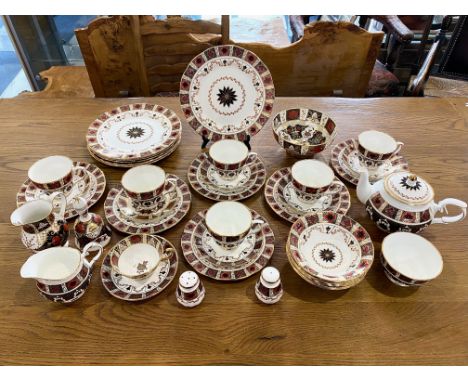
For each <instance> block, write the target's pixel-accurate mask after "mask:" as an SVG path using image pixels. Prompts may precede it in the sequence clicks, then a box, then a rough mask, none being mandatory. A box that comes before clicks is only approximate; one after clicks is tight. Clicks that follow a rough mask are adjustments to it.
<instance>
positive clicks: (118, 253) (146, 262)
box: [109, 235, 175, 280]
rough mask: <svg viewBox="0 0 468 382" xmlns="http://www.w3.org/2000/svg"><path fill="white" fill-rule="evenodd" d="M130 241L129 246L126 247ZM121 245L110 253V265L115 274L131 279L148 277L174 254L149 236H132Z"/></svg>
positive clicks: (170, 249) (117, 245)
mask: <svg viewBox="0 0 468 382" xmlns="http://www.w3.org/2000/svg"><path fill="white" fill-rule="evenodd" d="M128 240H130V243H132V244H131V245H128ZM128 240H127V238H126V239H123V245H122V246H121V245H119V244H120V243H117V244H116V245H115V246H114V247H113V248H112V249H111V250H110V251H109V256H110V263H111V266H112V269H113V270H114V272H115V273H118V274H120V275H122V276H125V277H128V278H131V279H135V280H137V279H144V278H146V277H148V276H150V275H151V274H152V273H153V272H154V271H155V270H156V268H157V266H158V265H159V263H160V262H162V261H168V259H169V257H170V256H172V255H173V254H174V252H175V251H174V249H173V248H170V247H168V248H166V249H165V250H163V249H162V248H163V245H162V243H161V241H160V240H159V239H158V238H156V237H154V236H150V235H133V236H132V237H131V238H129V239H128Z"/></svg>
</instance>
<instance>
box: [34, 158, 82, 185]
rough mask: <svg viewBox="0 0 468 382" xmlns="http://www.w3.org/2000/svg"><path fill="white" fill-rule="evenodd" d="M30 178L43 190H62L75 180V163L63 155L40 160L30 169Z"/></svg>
mask: <svg viewBox="0 0 468 382" xmlns="http://www.w3.org/2000/svg"><path fill="white" fill-rule="evenodd" d="M28 178H29V179H30V180H31V181H32V182H33V183H34V184H35V185H36V187H37V188H40V189H42V190H48V191H59V190H62V189H63V188H64V187H66V186H67V185H69V184H70V183H71V181H72V179H73V161H72V160H71V159H70V158H68V157H66V156H63V155H52V156H49V157H46V158H42V159H39V160H38V161H37V162H35V163H34V164H33V165H32V166H31V167H30V168H29V170H28Z"/></svg>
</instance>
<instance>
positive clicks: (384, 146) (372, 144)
mask: <svg viewBox="0 0 468 382" xmlns="http://www.w3.org/2000/svg"><path fill="white" fill-rule="evenodd" d="M402 146H403V143H402V142H397V141H396V140H395V139H394V138H393V137H392V136H390V135H388V134H386V133H383V132H381V131H377V130H368V131H364V132H362V133H361V134H359V136H358V151H359V153H360V154H361V155H362V156H363V157H364V158H365V159H368V160H371V161H376V162H381V161H384V160H386V159H388V158H390V157H392V156H393V155H396V154H397V153H398V152H399V151H400V150H401V148H402Z"/></svg>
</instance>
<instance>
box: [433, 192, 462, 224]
mask: <svg viewBox="0 0 468 382" xmlns="http://www.w3.org/2000/svg"><path fill="white" fill-rule="evenodd" d="M447 206H455V207H458V208H459V209H460V210H461V212H460V213H459V214H458V215H454V216H441V217H437V218H434V219H432V223H436V224H437V223H439V224H448V223H455V222H458V221H461V220H463V219H464V218H465V217H466V207H467V204H466V203H465V202H464V201H462V200H458V199H454V198H447V199H444V200H441V201H440V202H439V203H436V205H435V212H445V214H447Z"/></svg>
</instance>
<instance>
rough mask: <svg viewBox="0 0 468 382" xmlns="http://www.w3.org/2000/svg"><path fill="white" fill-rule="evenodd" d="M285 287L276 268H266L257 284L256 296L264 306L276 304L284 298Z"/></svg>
mask: <svg viewBox="0 0 468 382" xmlns="http://www.w3.org/2000/svg"><path fill="white" fill-rule="evenodd" d="M283 293H284V291H283V285H282V284H281V278H280V273H279V271H278V269H276V268H275V267H266V268H264V269H263V270H262V273H261V274H260V277H259V279H258V281H257V282H256V284H255V295H256V296H257V298H258V299H259V300H260V301H261V302H263V303H264V304H275V303H277V302H278V301H279V300H281V297H283Z"/></svg>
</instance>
